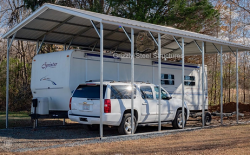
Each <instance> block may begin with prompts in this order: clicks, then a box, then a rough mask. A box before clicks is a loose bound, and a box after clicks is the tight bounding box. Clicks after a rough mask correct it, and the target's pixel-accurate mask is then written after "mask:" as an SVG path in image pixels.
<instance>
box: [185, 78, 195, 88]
mask: <svg viewBox="0 0 250 155" xmlns="http://www.w3.org/2000/svg"><path fill="white" fill-rule="evenodd" d="M184 85H185V86H195V76H184Z"/></svg>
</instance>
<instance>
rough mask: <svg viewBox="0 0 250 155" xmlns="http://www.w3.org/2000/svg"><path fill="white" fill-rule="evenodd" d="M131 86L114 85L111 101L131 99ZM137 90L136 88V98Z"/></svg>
mask: <svg viewBox="0 0 250 155" xmlns="http://www.w3.org/2000/svg"><path fill="white" fill-rule="evenodd" d="M131 91H132V89H131V86H130V85H114V86H111V99H131ZM135 95H136V89H135V87H134V98H135Z"/></svg>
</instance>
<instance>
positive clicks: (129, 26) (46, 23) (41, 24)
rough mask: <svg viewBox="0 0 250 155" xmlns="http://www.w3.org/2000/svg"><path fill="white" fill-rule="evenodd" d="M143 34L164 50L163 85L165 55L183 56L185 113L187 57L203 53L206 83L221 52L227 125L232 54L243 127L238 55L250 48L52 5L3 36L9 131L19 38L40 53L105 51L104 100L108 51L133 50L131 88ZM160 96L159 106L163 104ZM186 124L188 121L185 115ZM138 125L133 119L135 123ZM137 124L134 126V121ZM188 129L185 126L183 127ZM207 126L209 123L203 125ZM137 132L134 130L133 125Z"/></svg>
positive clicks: (101, 72)
mask: <svg viewBox="0 0 250 155" xmlns="http://www.w3.org/2000/svg"><path fill="white" fill-rule="evenodd" d="M139 32H147V33H148V36H150V37H152V39H153V41H154V43H155V45H156V46H157V52H158V81H159V87H161V61H162V59H161V55H162V54H182V111H184V69H185V66H184V56H185V55H202V68H203V71H202V81H204V78H205V76H204V55H205V54H212V53H218V54H219V55H220V58H221V59H220V62H221V75H220V78H221V102H220V106H221V114H220V115H221V124H223V114H222V113H223V109H222V108H223V106H222V104H223V85H222V80H223V77H222V71H223V62H222V54H223V53H228V52H232V53H233V54H234V56H235V57H236V70H237V72H236V74H237V77H236V83H237V84H236V85H237V86H236V88H237V95H236V96H237V104H236V107H235V108H236V112H237V123H238V116H239V112H238V52H240V51H248V50H249V47H248V46H244V45H240V44H235V43H231V42H227V41H224V40H221V39H217V38H214V37H211V36H207V35H202V34H198V33H193V32H189V31H183V30H179V29H175V28H171V27H166V26H160V25H154V24H149V23H144V22H139V21H135V20H129V19H125V18H120V17H114V16H109V15H104V14H99V13H94V12H90V11H85V10H80V9H75V8H69V7H63V6H58V5H52V4H44V5H43V6H42V7H41V8H39V9H38V10H36V11H35V12H34V13H33V14H31V15H30V16H29V17H27V18H26V19H25V20H23V21H22V22H21V23H19V24H18V25H16V26H15V27H14V28H12V29H11V30H9V31H8V32H7V33H6V34H4V35H3V38H4V39H8V41H7V43H8V45H7V81H6V128H8V103H9V50H10V48H11V45H12V42H13V40H24V41H34V42H37V49H36V50H37V51H36V53H37V54H39V51H40V50H41V47H42V45H43V44H44V43H47V44H59V45H64V49H65V50H66V49H69V47H70V46H75V47H81V48H85V49H89V50H92V51H100V83H101V84H100V90H101V92H100V98H103V53H104V52H107V51H111V52H127V53H131V86H133V85H134V53H135V52H136V51H134V49H135V39H134V38H135V37H137V36H138V33H139ZM202 90H203V91H202V100H203V106H202V114H203V115H202V120H204V109H205V103H204V102H205V86H204V82H202ZM159 95H160V96H161V94H160V93H159ZM160 98H161V97H159V105H160ZM133 100H134V99H133V98H131V107H132V110H131V113H132V116H133V112H134V110H133V105H134V101H133ZM160 107H161V106H159V115H158V120H159V122H158V130H159V131H161V121H160V116H161V114H160V113H161V110H160ZM100 109H101V110H100V121H101V123H100V138H102V137H103V124H102V114H103V110H102V109H103V100H100ZM182 115H183V117H182V118H183V122H184V113H182ZM131 121H133V119H131ZM132 124H133V123H132ZM182 126H183V128H184V123H182ZM202 127H204V121H203V123H202ZM132 129H133V127H132Z"/></svg>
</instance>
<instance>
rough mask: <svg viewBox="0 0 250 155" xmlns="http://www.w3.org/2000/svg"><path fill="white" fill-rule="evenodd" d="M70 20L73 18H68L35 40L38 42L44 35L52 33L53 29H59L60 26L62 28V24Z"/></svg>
mask: <svg viewBox="0 0 250 155" xmlns="http://www.w3.org/2000/svg"><path fill="white" fill-rule="evenodd" d="M72 18H74V16H70V17H69V18H67V19H65V20H64V21H63V22H61V23H60V24H58V25H56V26H55V27H53V28H52V29H51V30H49V31H48V32H47V33H45V34H43V35H41V36H40V37H38V38H37V40H39V39H40V38H41V37H42V36H44V35H48V34H49V33H51V32H53V31H54V30H55V29H57V28H59V27H60V26H62V25H63V24H65V23H66V22H67V21H69V20H71V19H72Z"/></svg>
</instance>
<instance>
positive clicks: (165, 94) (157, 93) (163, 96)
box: [154, 86, 170, 99]
mask: <svg viewBox="0 0 250 155" xmlns="http://www.w3.org/2000/svg"><path fill="white" fill-rule="evenodd" d="M154 89H155V95H156V98H157V99H158V98H159V88H158V87H157V86H155V87H154ZM166 97H170V95H169V94H168V92H166V91H164V90H163V89H161V98H162V99H163V98H166Z"/></svg>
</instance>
